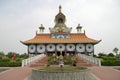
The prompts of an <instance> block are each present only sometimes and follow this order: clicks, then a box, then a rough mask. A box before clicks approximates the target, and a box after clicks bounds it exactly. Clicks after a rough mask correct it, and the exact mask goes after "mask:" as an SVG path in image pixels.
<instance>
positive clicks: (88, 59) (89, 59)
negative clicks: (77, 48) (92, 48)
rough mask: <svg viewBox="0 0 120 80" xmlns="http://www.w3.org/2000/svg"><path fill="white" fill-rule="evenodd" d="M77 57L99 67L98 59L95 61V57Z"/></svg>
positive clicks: (82, 55)
mask: <svg viewBox="0 0 120 80" xmlns="http://www.w3.org/2000/svg"><path fill="white" fill-rule="evenodd" d="M78 56H79V57H80V58H82V59H84V60H87V61H88V62H90V63H93V64H95V65H98V66H101V61H100V59H97V58H95V57H93V56H88V55H85V54H80V53H79V54H78Z"/></svg>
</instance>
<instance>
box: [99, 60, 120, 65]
mask: <svg viewBox="0 0 120 80" xmlns="http://www.w3.org/2000/svg"><path fill="white" fill-rule="evenodd" d="M101 64H102V65H104V66H120V60H106V61H102V63H101Z"/></svg>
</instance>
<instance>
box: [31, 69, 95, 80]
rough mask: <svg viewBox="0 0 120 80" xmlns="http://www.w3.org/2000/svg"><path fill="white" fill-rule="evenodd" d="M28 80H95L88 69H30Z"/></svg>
mask: <svg viewBox="0 0 120 80" xmlns="http://www.w3.org/2000/svg"><path fill="white" fill-rule="evenodd" d="M29 80H96V79H95V78H94V77H93V76H92V75H91V72H90V70H89V69H85V70H77V71H58V72H57V71H45V70H37V69H33V70H32V75H31V77H30V79H29Z"/></svg>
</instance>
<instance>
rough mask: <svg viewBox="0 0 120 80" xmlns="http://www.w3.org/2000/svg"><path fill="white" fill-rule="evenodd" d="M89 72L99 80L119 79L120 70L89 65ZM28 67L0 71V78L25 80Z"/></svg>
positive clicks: (2, 79)
mask: <svg viewBox="0 0 120 80" xmlns="http://www.w3.org/2000/svg"><path fill="white" fill-rule="evenodd" d="M89 68H90V69H91V72H92V73H93V74H94V75H95V76H96V77H98V78H99V79H100V80H120V71H117V70H114V69H113V67H96V66H93V67H89ZM31 70H32V68H30V67H24V68H21V67H16V68H11V69H10V70H7V71H5V72H2V73H0V80H25V78H27V77H28V76H30V74H31Z"/></svg>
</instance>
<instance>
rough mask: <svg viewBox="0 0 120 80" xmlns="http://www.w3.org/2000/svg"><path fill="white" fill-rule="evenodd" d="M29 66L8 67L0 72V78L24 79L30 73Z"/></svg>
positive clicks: (5, 79) (4, 79)
mask: <svg viewBox="0 0 120 80" xmlns="http://www.w3.org/2000/svg"><path fill="white" fill-rule="evenodd" d="M31 70H32V69H31V68H29V67H24V68H21V67H15V68H10V69H9V70H7V71H5V72H1V73H0V80H24V79H25V78H26V77H27V76H29V75H30V74H31Z"/></svg>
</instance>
